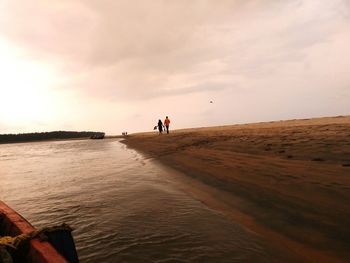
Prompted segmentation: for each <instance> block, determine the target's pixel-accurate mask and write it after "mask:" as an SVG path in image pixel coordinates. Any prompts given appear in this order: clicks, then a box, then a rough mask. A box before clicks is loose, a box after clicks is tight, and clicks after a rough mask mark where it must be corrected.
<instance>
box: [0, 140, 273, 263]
mask: <svg viewBox="0 0 350 263" xmlns="http://www.w3.org/2000/svg"><path fill="white" fill-rule="evenodd" d="M175 181H176V176H174V174H172V173H171V172H170V171H169V170H167V169H166V168H164V167H162V166H161V165H159V164H157V162H156V161H155V160H151V159H147V158H145V157H144V156H142V155H140V154H138V153H137V152H136V151H134V150H130V149H128V148H126V146H124V145H123V144H121V143H120V142H119V141H118V140H78V141H56V142H37V143H22V144H5V145H0V199H1V200H3V201H4V202H6V203H7V204H8V205H9V206H11V207H12V208H13V209H15V210H16V211H17V212H19V213H20V214H21V215H22V216H24V217H25V218H26V219H27V220H28V221H30V222H31V223H32V224H33V225H34V226H36V227H43V226H48V225H55V224H61V223H63V222H65V223H68V224H69V225H71V226H72V227H73V228H74V229H75V230H74V232H73V235H74V239H75V242H76V246H77V250H78V255H79V259H80V261H81V262H252V261H254V262H273V261H275V260H276V261H278V259H276V258H274V257H273V256H271V255H270V254H269V253H268V252H267V251H268V249H266V247H264V245H262V244H263V243H262V242H261V241H260V240H259V238H258V237H257V236H255V235H254V234H252V233H250V232H248V231H246V230H244V229H243V228H242V227H240V226H239V225H237V224H235V223H234V222H232V221H230V220H228V219H226V218H225V217H224V216H223V215H222V214H220V213H218V212H216V211H214V210H211V209H209V208H208V207H206V206H205V205H204V204H202V203H201V202H199V201H197V200H195V199H193V197H191V196H190V195H187V194H186V193H184V192H182V191H181V190H180V189H179V188H177V187H176V185H177V184H176V183H174V182H175Z"/></svg>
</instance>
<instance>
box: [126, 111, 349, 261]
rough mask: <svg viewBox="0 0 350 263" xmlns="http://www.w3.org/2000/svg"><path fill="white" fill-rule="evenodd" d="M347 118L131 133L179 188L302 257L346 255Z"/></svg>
mask: <svg viewBox="0 0 350 263" xmlns="http://www.w3.org/2000/svg"><path fill="white" fill-rule="evenodd" d="M349 137H350V117H349V116H338V117H327V118H317V119H304V120H290V121H277V122H267V123H255V124H246V125H244V124H239V125H232V126H221V127H208V128H197V129H183V130H176V131H171V133H170V134H162V135H158V134H156V133H154V132H150V133H139V134H131V135H128V137H126V138H125V140H123V141H122V142H123V143H125V144H126V145H127V146H128V147H130V148H133V149H136V150H138V151H140V152H142V153H143V154H145V155H147V156H150V157H152V158H154V159H156V160H158V161H160V162H161V163H163V164H164V165H166V166H169V167H171V168H173V169H175V170H177V171H180V172H181V173H182V174H184V175H185V176H183V177H182V178H181V180H182V181H183V182H184V184H182V185H183V188H184V191H186V192H188V193H189V194H192V195H193V196H194V197H195V198H197V199H198V200H200V201H202V202H203V203H205V204H206V205H208V206H209V207H211V208H213V209H216V210H218V211H220V212H222V213H224V214H225V215H226V216H227V217H228V218H231V219H232V220H234V221H236V222H238V223H239V224H241V225H242V226H243V227H245V228H247V229H248V230H250V231H253V232H255V233H256V234H257V235H259V236H262V237H263V238H264V239H265V240H267V241H268V242H271V244H272V245H273V246H276V248H281V249H285V250H288V251H289V252H291V253H292V254H294V255H295V256H296V257H297V258H300V261H302V262H310V261H311V262H312V261H314V262H347V260H348V258H350V253H349V243H350V223H349V222H350V220H348V219H349V218H350V191H349V190H350V176H349V174H350V167H349V166H350V144H349V140H348V138H349Z"/></svg>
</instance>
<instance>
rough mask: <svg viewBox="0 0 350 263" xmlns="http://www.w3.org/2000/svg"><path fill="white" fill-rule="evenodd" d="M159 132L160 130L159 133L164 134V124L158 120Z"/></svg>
mask: <svg viewBox="0 0 350 263" xmlns="http://www.w3.org/2000/svg"><path fill="white" fill-rule="evenodd" d="M158 130H159V133H160V134H162V132H163V123H162V121H161V120H158Z"/></svg>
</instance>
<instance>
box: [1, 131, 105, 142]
mask: <svg viewBox="0 0 350 263" xmlns="http://www.w3.org/2000/svg"><path fill="white" fill-rule="evenodd" d="M102 135H103V136H104V133H103V132H91V131H83V132H76V131H53V132H35V133H19V134H0V143H10V142H30V141H46V140H55V139H76V138H91V137H93V136H102Z"/></svg>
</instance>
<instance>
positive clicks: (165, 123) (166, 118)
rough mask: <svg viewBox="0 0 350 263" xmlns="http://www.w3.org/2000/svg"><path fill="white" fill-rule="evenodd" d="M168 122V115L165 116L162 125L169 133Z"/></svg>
mask: <svg viewBox="0 0 350 263" xmlns="http://www.w3.org/2000/svg"><path fill="white" fill-rule="evenodd" d="M169 124H170V120H169V118H168V116H166V117H165V120H164V125H165V128H166V133H169Z"/></svg>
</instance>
